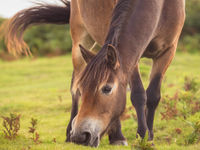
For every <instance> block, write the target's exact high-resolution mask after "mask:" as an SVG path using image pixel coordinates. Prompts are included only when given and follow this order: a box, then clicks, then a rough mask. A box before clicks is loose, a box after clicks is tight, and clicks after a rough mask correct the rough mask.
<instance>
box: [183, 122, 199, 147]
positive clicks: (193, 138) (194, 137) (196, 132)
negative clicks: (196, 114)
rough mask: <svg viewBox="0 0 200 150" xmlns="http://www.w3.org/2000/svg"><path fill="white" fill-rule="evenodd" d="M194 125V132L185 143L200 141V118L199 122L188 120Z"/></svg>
mask: <svg viewBox="0 0 200 150" xmlns="http://www.w3.org/2000/svg"><path fill="white" fill-rule="evenodd" d="M187 123H188V124H189V125H191V126H192V127H193V129H194V130H193V132H192V133H191V134H189V136H188V138H187V139H186V141H185V144H186V145H188V144H194V143H199V142H200V120H199V121H197V122H187Z"/></svg>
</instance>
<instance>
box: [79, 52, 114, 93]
mask: <svg viewBox="0 0 200 150" xmlns="http://www.w3.org/2000/svg"><path fill="white" fill-rule="evenodd" d="M105 54H106V53H103V52H102V51H100V52H99V53H98V55H96V56H95V57H94V58H93V59H92V60H91V62H89V63H88V65H87V66H86V68H85V69H84V71H83V72H82V73H81V75H80V78H79V81H78V83H79V85H80V86H81V88H82V89H84V90H86V91H91V90H92V91H94V93H96V91H97V89H98V88H99V86H100V84H101V83H102V82H104V81H105V82H106V81H107V80H108V78H109V76H110V74H111V72H112V71H114V70H113V69H112V68H111V67H109V65H108V63H107V60H106V59H105V58H106V55H105Z"/></svg>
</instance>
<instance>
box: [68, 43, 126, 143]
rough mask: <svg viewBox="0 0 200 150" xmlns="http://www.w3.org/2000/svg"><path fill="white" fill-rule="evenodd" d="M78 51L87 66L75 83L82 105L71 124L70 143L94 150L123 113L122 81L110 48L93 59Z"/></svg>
mask: <svg viewBox="0 0 200 150" xmlns="http://www.w3.org/2000/svg"><path fill="white" fill-rule="evenodd" d="M80 49H81V53H82V56H83V58H84V60H85V61H86V63H87V66H86V68H85V70H84V71H83V72H82V74H81V75H80V78H79V81H78V83H77V84H78V87H79V90H80V93H81V99H82V104H81V107H80V109H79V112H78V114H77V116H76V117H75V118H74V120H73V122H72V130H71V141H72V142H75V143H78V144H83V145H90V146H98V145H99V142H100V139H101V137H102V135H103V134H104V133H105V132H107V131H109V130H110V129H111V128H112V126H113V123H114V122H115V121H116V120H117V119H119V117H120V115H121V114H122V113H123V111H124V108H125V104H126V80H125V78H124V75H123V71H122V69H121V68H122V67H121V66H120V60H119V55H118V52H117V50H116V48H115V47H114V46H112V45H105V46H104V47H103V48H102V50H101V51H100V52H99V53H98V54H97V55H96V56H94V55H93V54H92V53H91V52H89V51H87V50H85V49H84V48H83V47H82V46H80Z"/></svg>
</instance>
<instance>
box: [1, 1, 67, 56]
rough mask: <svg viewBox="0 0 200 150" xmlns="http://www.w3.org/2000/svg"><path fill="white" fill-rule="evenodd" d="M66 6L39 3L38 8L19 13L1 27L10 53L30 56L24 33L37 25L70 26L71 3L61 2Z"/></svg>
mask: <svg viewBox="0 0 200 150" xmlns="http://www.w3.org/2000/svg"><path fill="white" fill-rule="evenodd" d="M61 1H62V2H63V3H64V4H65V6H54V5H52V4H43V3H37V6H35V7H31V8H28V9H25V10H22V11H20V12H18V13H17V14H16V15H15V16H14V17H12V18H11V19H10V20H8V21H7V22H5V23H4V24H3V25H2V26H1V32H2V33H3V36H4V38H5V43H6V45H7V48H8V51H9V52H11V53H13V54H15V55H17V54H20V53H25V54H30V51H29V48H28V46H27V44H26V43H25V42H24V40H23V33H24V31H25V30H26V29H27V28H28V27H29V26H31V25H37V24H47V23H48V24H68V23H69V19H70V2H68V1H67V0H61Z"/></svg>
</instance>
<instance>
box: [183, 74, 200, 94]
mask: <svg viewBox="0 0 200 150" xmlns="http://www.w3.org/2000/svg"><path fill="white" fill-rule="evenodd" d="M196 80H197V79H196V78H191V77H188V76H186V77H185V82H184V89H185V91H193V92H196V91H197V90H198V87H199V86H198V82H197V81H196Z"/></svg>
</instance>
